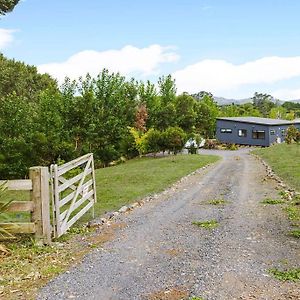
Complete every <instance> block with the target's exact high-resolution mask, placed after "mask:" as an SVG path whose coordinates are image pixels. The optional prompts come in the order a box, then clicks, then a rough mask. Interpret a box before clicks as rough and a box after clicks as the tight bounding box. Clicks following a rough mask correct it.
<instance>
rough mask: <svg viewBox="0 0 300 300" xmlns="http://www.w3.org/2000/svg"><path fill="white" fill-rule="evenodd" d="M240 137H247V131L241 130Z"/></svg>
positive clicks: (239, 131)
mask: <svg viewBox="0 0 300 300" xmlns="http://www.w3.org/2000/svg"><path fill="white" fill-rule="evenodd" d="M238 136H242V137H246V136H247V130H246V129H239V130H238Z"/></svg>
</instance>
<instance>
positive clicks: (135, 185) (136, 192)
mask: <svg viewBox="0 0 300 300" xmlns="http://www.w3.org/2000/svg"><path fill="white" fill-rule="evenodd" d="M218 159H219V158H218V157H217V156H210V155H177V156H175V157H174V156H166V157H160V158H152V157H143V158H136V159H132V160H129V161H127V162H126V163H124V164H121V165H117V166H114V167H110V168H103V169H98V170H96V186H97V198H98V202H97V203H96V205H95V216H96V217H97V216H100V215H101V214H103V213H105V212H107V211H114V210H117V209H119V208H120V207H121V206H123V205H126V204H128V203H131V202H134V201H135V200H138V199H141V198H143V197H145V196H146V195H148V194H151V193H156V192H160V191H162V190H163V189H164V188H166V187H168V186H169V185H171V184H172V183H174V182H176V181H177V180H178V179H180V178H181V177H183V176H185V175H187V174H189V173H191V172H193V171H195V170H197V169H198V168H201V167H203V166H205V165H207V164H210V163H213V162H215V161H217V160H218ZM6 198H7V200H9V199H18V200H26V199H29V194H28V193H26V192H15V191H14V192H6ZM90 218H91V214H89V213H88V214H86V215H85V216H84V217H83V218H82V219H81V221H80V222H86V221H87V220H89V219H90ZM29 220H30V218H29V214H28V213H18V214H13V213H3V214H0V221H2V222H14V221H15V222H27V221H29Z"/></svg>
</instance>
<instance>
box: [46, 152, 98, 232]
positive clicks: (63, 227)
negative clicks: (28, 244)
mask: <svg viewBox="0 0 300 300" xmlns="http://www.w3.org/2000/svg"><path fill="white" fill-rule="evenodd" d="M50 170H51V179H52V180H51V184H52V207H53V225H54V236H55V237H59V236H61V235H63V234H64V233H65V232H66V231H67V230H68V229H69V228H70V226H72V225H73V224H74V223H75V222H76V221H77V220H78V219H79V218H80V217H81V216H83V215H84V214H85V213H86V212H87V211H88V210H89V209H90V208H92V207H93V206H94V204H95V202H96V184H95V170H94V160H93V154H92V153H89V154H86V155H84V156H82V157H79V158H77V159H75V160H72V161H70V162H68V163H66V164H63V165H61V166H58V165H56V164H55V165H51V167H50Z"/></svg>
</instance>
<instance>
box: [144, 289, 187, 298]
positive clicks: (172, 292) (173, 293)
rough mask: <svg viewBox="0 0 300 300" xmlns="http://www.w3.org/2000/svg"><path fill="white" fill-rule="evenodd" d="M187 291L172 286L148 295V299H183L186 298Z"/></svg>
mask: <svg viewBox="0 0 300 300" xmlns="http://www.w3.org/2000/svg"><path fill="white" fill-rule="evenodd" d="M188 296H189V292H188V291H187V290H185V289H180V288H173V289H169V290H166V291H159V292H155V293H152V294H150V295H149V296H148V298H147V299H148V300H183V299H188Z"/></svg>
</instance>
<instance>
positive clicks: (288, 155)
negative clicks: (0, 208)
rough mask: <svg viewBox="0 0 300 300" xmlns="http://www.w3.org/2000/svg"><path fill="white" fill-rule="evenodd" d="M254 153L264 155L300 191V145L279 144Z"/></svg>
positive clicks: (274, 168) (275, 170) (273, 167)
mask: <svg viewBox="0 0 300 300" xmlns="http://www.w3.org/2000/svg"><path fill="white" fill-rule="evenodd" d="M253 153H254V154H257V155H259V156H260V157H262V158H263V160H265V161H266V162H267V163H268V164H269V165H270V166H271V168H272V169H273V170H274V172H275V173H276V174H277V175H278V176H279V177H281V178H282V179H283V180H284V181H285V182H286V183H287V184H289V185H290V186H292V187H293V188H295V189H296V190H298V191H300V145H297V144H291V145H287V144H278V145H274V146H271V147H268V148H262V149H257V150H254V151H253Z"/></svg>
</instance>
